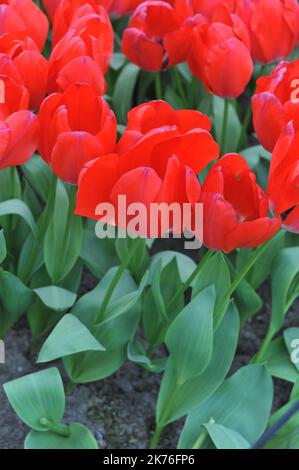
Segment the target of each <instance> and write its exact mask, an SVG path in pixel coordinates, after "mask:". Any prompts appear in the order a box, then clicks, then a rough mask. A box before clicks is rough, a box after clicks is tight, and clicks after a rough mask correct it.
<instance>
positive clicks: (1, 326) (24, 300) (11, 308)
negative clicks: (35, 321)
mask: <svg viewBox="0 0 299 470" xmlns="http://www.w3.org/2000/svg"><path fill="white" fill-rule="evenodd" d="M33 299H34V296H33V293H32V291H31V289H29V288H28V287H26V286H25V285H24V284H23V283H22V282H21V281H20V279H19V278H17V277H16V276H14V275H13V274H11V273H10V272H8V271H3V270H0V306H1V310H3V311H2V312H1V316H0V337H2V336H4V335H5V334H6V332H7V331H8V329H9V328H10V327H11V326H12V325H13V324H14V323H15V322H16V321H17V320H18V319H19V318H20V316H21V315H22V313H25V312H26V310H27V309H28V308H29V306H30V304H31V302H32V301H33Z"/></svg>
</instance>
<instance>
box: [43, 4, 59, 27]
mask: <svg viewBox="0 0 299 470" xmlns="http://www.w3.org/2000/svg"><path fill="white" fill-rule="evenodd" d="M61 1H62V0H43V4H44V7H45V10H46V12H47V15H48V17H49V18H50V20H51V22H53V21H54V17H55V13H56V10H57V8H58V7H59V5H60V3H61Z"/></svg>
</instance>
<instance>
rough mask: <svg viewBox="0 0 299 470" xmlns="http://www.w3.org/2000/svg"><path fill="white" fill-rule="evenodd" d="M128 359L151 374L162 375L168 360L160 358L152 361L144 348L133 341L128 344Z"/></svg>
mask: <svg viewBox="0 0 299 470" xmlns="http://www.w3.org/2000/svg"><path fill="white" fill-rule="evenodd" d="M127 351H128V359H129V360H130V361H131V362H134V363H135V364H138V365H140V366H141V367H143V368H144V369H145V370H148V371H149V372H155V373H160V372H163V370H164V369H165V364H166V360H167V359H166V358H164V357H163V358H159V359H153V360H151V359H150V358H149V357H148V356H147V355H146V352H145V350H144V348H143V346H142V345H141V344H140V343H139V342H138V341H137V340H133V341H131V342H130V343H129V344H128V350H127Z"/></svg>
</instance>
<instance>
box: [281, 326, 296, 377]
mask: <svg viewBox="0 0 299 470" xmlns="http://www.w3.org/2000/svg"><path fill="white" fill-rule="evenodd" d="M283 337H284V341H285V345H286V347H287V350H288V351H289V355H290V359H291V362H292V363H293V364H294V365H295V367H296V369H297V370H298V372H299V328H295V327H293V328H288V329H287V330H285V331H284V332H283Z"/></svg>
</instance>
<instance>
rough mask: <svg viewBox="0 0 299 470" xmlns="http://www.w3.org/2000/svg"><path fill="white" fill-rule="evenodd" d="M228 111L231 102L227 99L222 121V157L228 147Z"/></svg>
mask: <svg viewBox="0 0 299 470" xmlns="http://www.w3.org/2000/svg"><path fill="white" fill-rule="evenodd" d="M228 111H229V100H228V99H227V98H226V99H225V100H224V112H223V121H222V132H221V145H220V156H222V155H223V154H224V152H225V147H226V137H227V124H228Z"/></svg>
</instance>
